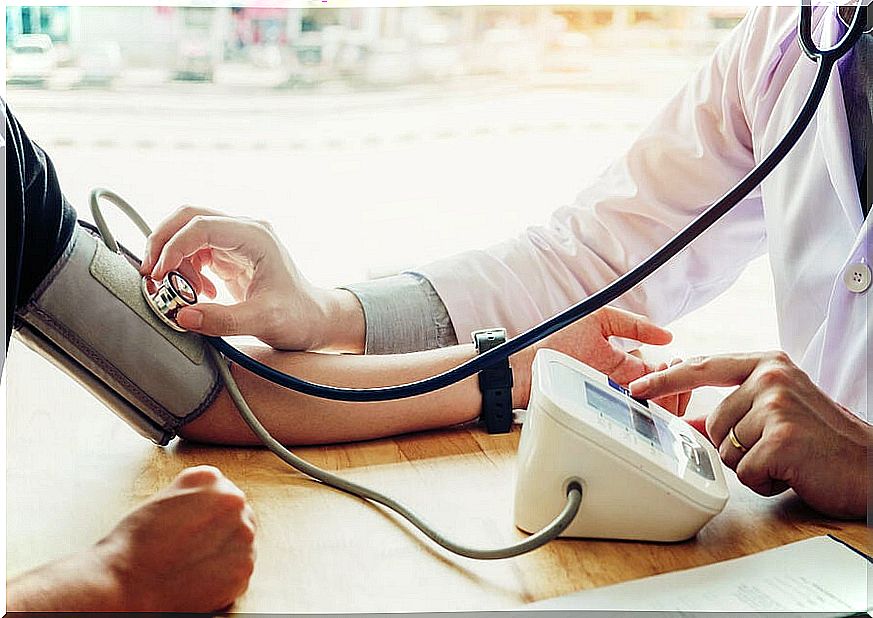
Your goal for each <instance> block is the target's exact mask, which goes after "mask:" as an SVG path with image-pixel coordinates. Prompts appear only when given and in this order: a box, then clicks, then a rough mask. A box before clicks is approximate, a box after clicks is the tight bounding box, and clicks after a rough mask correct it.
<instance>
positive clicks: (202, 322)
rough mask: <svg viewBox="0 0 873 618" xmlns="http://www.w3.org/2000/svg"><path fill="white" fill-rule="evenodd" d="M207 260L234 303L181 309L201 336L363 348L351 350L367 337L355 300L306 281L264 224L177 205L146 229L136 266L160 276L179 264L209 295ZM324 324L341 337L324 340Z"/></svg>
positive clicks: (288, 346)
mask: <svg viewBox="0 0 873 618" xmlns="http://www.w3.org/2000/svg"><path fill="white" fill-rule="evenodd" d="M207 267H209V268H210V269H211V270H212V272H214V273H215V274H216V275H217V276H218V277H220V278H221V279H222V280H223V281H224V283H225V284H226V285H227V287H228V289H229V290H230V292H231V294H232V295H233V297H234V299H235V300H236V301H237V303H236V304H234V305H222V304H217V303H207V302H200V303H198V304H197V306H196V307H190V308H185V309H182V310H181V311H180V312H179V313H178V316H177V318H176V319H177V321H178V323H179V325H180V326H182V327H184V328H187V329H188V330H191V331H194V332H198V333H201V334H204V335H215V336H228V335H252V336H254V337H257V338H258V339H260V340H261V341H263V342H264V343H266V344H267V345H270V346H272V347H274V348H277V349H285V350H316V349H319V350H337V351H361V350H359V349H355V348H358V347H362V346H363V340H364V335H363V330H364V318H363V310H362V309H361V307H360V305H359V303H358V301H357V299H356V298H355V297H354V295H353V294H352V293H351V292H347V291H345V290H325V289H321V288H317V287H315V286H313V285H312V284H311V283H310V282H309V281H307V280H306V278H305V277H304V276H303V275H302V274H301V273H300V271H299V270H298V269H297V267H296V266H295V265H294V262H293V260H292V259H291V256H290V255H289V254H288V251H287V250H286V249H285V247H284V246H283V245H282V243H281V242H280V241H279V239H278V238H277V237H276V235H275V233H274V232H273V229H272V227H271V226H270V224H269V223H267V222H264V221H256V220H254V219H246V218H241V217H230V216H226V215H223V214H221V213H219V212H217V211H214V210H209V209H206V208H196V207H193V206H185V207H182V208H180V209H178V210H176V211H175V212H174V213H173V214H172V215H170V216H169V217H168V218H167V219H165V220H164V221H163V222H161V224H160V225H158V227H157V228H156V229H155V230H154V232H153V233H152V234H151V236H149V239H148V241H147V244H146V255H145V258H144V259H143V264H142V268H141V269H140V272H141V273H142V274H143V275H146V276H148V275H150V276H151V277H152V278H154V279H161V278H162V277H164V275H166V274H167V273H168V272H169V271H171V270H178V271H179V272H180V273H181V274H182V275H183V276H184V277H185V278H186V279H187V280H188V281H190V282H191V284H192V285H193V286H194V288H195V290H196V291H197V293H198V294H204V295H206V296H207V297H211V298H214V297H215V294H216V289H215V285H214V284H213V282H212V281H210V280H209V279H208V278H207V277H206V275H205V274H204V272H203V271H204V269H205V268H207ZM340 315H342V316H343V317H342V318H340V317H338V316H340ZM346 322H347V323H346ZM328 324H329V325H330V327H331V328H330V331H331V333H333V334H334V335H335V334H336V333H340V334H341V337H339V338H338V339H336V338H335V339H336V340H332V341H326V340H324V338H323V335H324V334H325V330H326V329H325V325H328Z"/></svg>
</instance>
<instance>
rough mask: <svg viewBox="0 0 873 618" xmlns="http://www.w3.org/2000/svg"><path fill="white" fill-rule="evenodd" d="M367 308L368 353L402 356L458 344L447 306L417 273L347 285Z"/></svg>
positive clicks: (365, 348) (365, 316) (365, 310)
mask: <svg viewBox="0 0 873 618" xmlns="http://www.w3.org/2000/svg"><path fill="white" fill-rule="evenodd" d="M342 289H344V290H348V291H349V292H351V293H352V294H354V295H355V296H356V297H357V298H358V301H359V302H360V303H361V306H362V307H363V309H364V321H365V323H366V338H365V344H364V353H365V354H402V353H405V352H417V351H419V350H430V349H433V348H442V347H446V346H450V345H457V343H458V338H457V336H456V335H455V329H454V327H453V326H452V321H451V319H450V318H449V312H448V311H447V310H446V306H445V304H443V301H442V299H440V297H439V295H438V294H437V293H436V290H435V289H434V288H433V286H432V285H431V283H430V281H428V280H427V279H425V278H424V277H422V276H421V275H418V274H415V273H403V274H400V275H394V276H391V277H385V278H383V279H375V280H373V281H365V282H362V283H355V284H352V285H346V286H343V288H342Z"/></svg>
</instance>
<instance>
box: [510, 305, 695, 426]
mask: <svg viewBox="0 0 873 618" xmlns="http://www.w3.org/2000/svg"><path fill="white" fill-rule="evenodd" d="M613 336H614V337H622V338H625V339H632V340H635V341H639V342H640V343H647V344H651V345H665V344H667V343H670V341H672V340H673V335H672V334H671V333H670V331H668V330H665V329H663V328H661V327H660V326H657V325H656V324H653V323H652V322H650V321H649V320H648V318H646V317H644V316H641V315H637V314H635V313H631V312H629V311H624V310H623V309H616V308H614V307H603V308H602V309H599V310H597V311H595V312H594V313H592V314H591V315H589V316H587V317H585V318H582V319H581V320H579V321H578V322H576V323H575V324H571V325H570V326H568V327H567V328H565V329H563V330H561V331H558V332H557V333H555V334H554V335H551V336H549V337H546V339H544V340H543V341H541V342H540V343H538V344H536V345H534V346H532V347H530V348H527V349H526V350H522V351H521V352H519V353H518V354H516V355H515V356H513V359H512V360H513V363H515V365H514V366H518V365H521V366H522V371H517V372H515V375H516V379H517V382H519V383H518V384H517V385H516V386H517V387H518V390H519V391H520V396H521V400H523V401H524V402H526V401H527V399H528V396H529V393H530V366H531V364H532V362H533V358H534V355H535V354H536V351H537V350H538V349H539V348H550V349H552V350H557V351H558V352H563V353H564V354H567V355H568V356H572V357H574V358H578V359H579V360H581V361H582V362H583V363H585V364H586V365H590V366H591V367H593V368H594V369H597V370H598V371H601V372H603V373H605V374H606V375H608V376H609V377H611V378H612V379H613V380H615V381H616V382H618V383H619V384H623V385H627V384H629V383H630V382H632V381H633V380H636V379H637V378H639V377H641V376H643V375H646V374H648V373H651V372H653V371H658V370H661V369H666V368H667V365H666V364H662V365H658V366H655V365H650V364H648V363H646V362H645V361H644V360H642V359H641V358H640V356H639V355H638V354H636V353H632V352H626V351H625V350H623V349H622V348H621V347H619V346H618V345H616V344H614V343H611V342H610V341H609V338H610V337H613ZM513 390H515V389H513ZM656 403H658V404H659V405H661V406H663V407H665V408H667V409H669V410H671V411H673V412H675V413H677V414H682V413H684V411H685V407H686V406H687V405H688V396H687V394H683V395H671V396H670V397H665V398H663V399H660V400H656Z"/></svg>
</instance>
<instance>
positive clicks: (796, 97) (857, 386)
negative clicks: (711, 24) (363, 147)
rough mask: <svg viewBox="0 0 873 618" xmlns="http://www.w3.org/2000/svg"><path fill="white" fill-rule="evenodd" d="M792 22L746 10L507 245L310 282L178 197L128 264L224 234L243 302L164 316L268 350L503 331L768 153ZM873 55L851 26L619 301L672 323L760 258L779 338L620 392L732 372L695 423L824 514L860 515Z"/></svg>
mask: <svg viewBox="0 0 873 618" xmlns="http://www.w3.org/2000/svg"><path fill="white" fill-rule="evenodd" d="M852 11H853V9H848V10H847V9H845V8H840V9H837V8H836V7H820V8H818V9H817V10H816V12H815V15H814V33H815V36H816V37H817V40H819V41H825V42H827V41H835V40H837V38H838V37H839V36H840V35H841V34H842V32H843V31H844V29H845V23H846V21H848V20H851V16H852ZM796 22H797V8H793V7H760V8H756V9H753V10H752V11H751V12H750V13H749V15H747V16H746V18H745V19H744V20H743V22H742V23H741V24H740V25H739V26H738V27H737V28H736V30H735V31H734V32H733V33H732V34H731V35H730V37H729V38H728V39H727V40H726V41H725V42H724V43H723V44H722V45H721V46H720V47H719V48H718V49H717V50H716V52H715V54H714V55H713V57H712V59H711V60H710V62H709V63H708V65H706V66H704V67H703V68H702V69H701V70H700V71H699V72H698V73H697V74H696V75H695V76H694V77H692V79H691V80H690V81H689V82H688V84H687V85H686V86H685V87H684V88H683V89H682V90H681V91H680V92H679V93H678V94H677V95H676V97H675V98H674V99H673V100H672V101H671V102H670V103H669V104H668V105H667V107H666V108H665V109H664V110H662V111H661V113H660V114H658V116H657V117H656V118H655V120H654V121H653V123H652V124H651V126H650V127H649V128H648V129H647V130H646V131H644V132H643V134H642V135H641V136H640V137H639V138H638V139H637V140H636V142H635V143H634V144H633V145H632V146H631V147H630V149H629V150H628V152H627V153H626V154H625V155H624V156H622V157H621V158H620V159H619V160H617V161H616V162H614V163H613V164H612V165H611V166H609V167H608V168H607V169H606V170H605V171H604V172H603V173H602V174H601V175H600V176H599V177H598V178H597V179H596V180H595V181H594V183H593V184H591V185H590V186H588V187H587V188H585V189H584V190H583V191H582V192H581V193H580V194H579V196H578V197H577V199H576V201H575V202H574V203H573V204H572V205H569V206H566V207H563V208H560V209H559V210H557V211H556V212H555V213H554V214H553V216H552V218H551V220H550V222H549V224H548V225H546V226H539V227H532V228H529V229H528V230H527V231H526V232H524V233H523V234H522V235H520V236H519V237H517V238H514V239H511V240H508V241H506V242H504V243H501V244H498V245H496V246H493V247H489V248H487V249H484V250H481V251H473V252H468V253H463V254H460V255H457V256H454V257H450V258H448V259H444V260H441V261H438V262H435V263H432V264H428V265H426V266H424V267H422V268H420V269H418V270H417V271H415V272H411V273H404V274H402V275H399V276H396V277H390V278H387V279H383V280H379V281H374V282H367V283H361V284H357V285H352V286H347V288H345V289H339V290H325V289H318V288H316V287H314V286H312V285H311V284H310V283H308V282H307V281H306V280H305V278H304V277H303V276H302V275H301V274H300V273H299V272H298V271H297V269H296V268H295V267H294V265H293V264H291V263H290V261H288V263H285V264H283V265H282V266H281V267H277V265H276V264H273V265H271V266H269V267H268V266H267V265H266V264H264V263H263V262H259V261H257V260H255V259H253V256H256V255H263V248H262V247H258V246H257V242H256V241H254V240H253V237H252V236H247V234H249V232H250V226H245V225H239V226H238V228H237V231H236V232H234V233H232V234H231V236H232V237H233V242H231V243H230V244H228V237H227V233H228V229H229V228H228V226H229V225H230V222H229V220H228V218H226V217H222V216H219V215H216V214H215V213H211V212H209V211H198V210H197V209H191V208H188V209H184V210H181V211H179V212H177V213H176V214H175V215H174V216H172V217H170V218H169V219H168V220H167V221H165V223H164V224H163V225H162V226H161V227H159V228H158V229H157V230H156V231H155V234H154V235H153V236H152V238H151V239H150V241H149V248H148V254H147V258H146V263H145V267H144V269H143V272H144V273H146V272H149V271H151V272H152V275H153V276H155V277H160V276H162V275H163V274H164V273H166V272H167V271H168V270H171V269H174V268H176V267H180V266H181V267H182V268H183V269H184V270H187V271H188V272H189V273H195V271H199V268H200V267H201V266H202V265H203V264H204V263H206V261H207V260H206V258H205V257H204V256H208V255H210V251H211V248H213V247H219V246H220V247H221V248H222V249H223V255H225V256H235V259H239V260H241V261H242V262H245V263H248V264H249V265H251V266H252V268H250V269H249V274H248V275H247V278H246V279H245V281H244V283H245V285H244V286H243V289H242V290H240V291H241V296H239V297H240V298H242V299H244V300H243V302H241V303H239V304H237V305H234V306H232V307H221V306H219V305H210V304H204V305H202V306H199V307H198V308H194V309H187V310H184V311H183V312H181V313H180V314H179V317H178V319H179V322H180V323H181V324H183V325H184V326H186V327H188V328H190V329H192V330H199V331H200V332H203V333H207V334H215V335H227V334H236V333H246V334H252V335H255V336H258V337H260V338H261V339H262V340H263V341H265V342H267V343H269V344H271V345H273V346H274V347H279V348H285V349H322V350H328V349H329V350H342V351H346V352H358V353H360V352H367V353H386V352H403V351H411V350H417V349H423V348H430V347H439V346H445V345H452V344H454V343H457V342H458V341H459V340H460V341H463V340H465V339H466V336H467V333H469V332H471V331H473V330H475V329H478V328H483V327H491V326H503V327H505V328H507V329H508V331H509V334H510V335H515V334H517V333H519V332H521V331H523V330H525V329H527V328H529V327H530V326H532V325H534V324H536V323H538V322H540V321H541V320H543V319H545V318H547V317H549V316H551V315H553V314H555V313H557V312H559V311H560V310H562V309H564V308H566V307H568V306H569V305H571V304H572V303H574V302H576V301H578V300H579V299H581V298H584V297H586V296H587V295H589V294H591V293H592V292H594V291H596V290H598V289H599V288H601V287H603V286H605V285H606V284H608V283H609V282H611V281H612V280H613V279H615V278H616V277H618V276H619V275H621V274H622V273H624V272H626V271H628V270H629V269H630V268H632V267H633V266H634V265H636V264H637V263H639V262H640V261H641V260H642V259H643V258H645V257H646V256H647V255H649V254H650V253H651V252H652V251H654V250H655V249H656V248H658V247H659V246H660V245H662V244H663V243H664V242H665V241H666V240H667V239H669V238H670V237H671V236H673V235H674V234H675V233H676V232H677V231H678V230H680V229H681V228H682V227H683V226H685V225H686V224H687V223H688V222H689V221H691V220H692V219H693V218H694V217H695V216H697V215H698V214H699V213H700V212H701V211H702V210H703V208H704V207H705V206H706V205H708V204H710V203H711V202H713V201H714V200H715V199H717V198H718V197H719V196H721V195H722V194H723V193H724V192H725V191H726V190H727V189H729V188H730V187H732V186H733V185H734V184H735V183H736V182H737V181H738V180H739V179H740V178H741V177H742V176H743V175H745V174H746V173H747V172H748V171H749V170H750V169H751V168H752V167H753V166H754V164H755V162H756V161H757V160H760V159H761V158H762V157H763V156H764V155H766V154H767V153H768V152H769V151H770V149H771V148H772V147H773V146H774V144H775V143H776V142H777V140H778V139H779V138H780V137H781V136H782V135H783V134H784V133H785V131H786V129H787V128H788V126H789V124H790V123H791V121H792V120H793V119H794V118H795V115H796V113H797V111H798V109H799V108H800V106H801V104H802V102H803V99H804V97H805V95H806V93H807V92H808V90H809V86H810V84H811V83H812V81H813V78H814V72H815V66H814V64H813V63H812V62H811V61H809V60H808V59H807V58H806V57H805V56H804V55H803V54H802V52H801V50H800V48H799V46H798V44H797V41H796ZM871 49H873V42H871V35H870V34H869V33H867V34H865V35H864V36H863V37H862V40H861V41H859V42H858V44H857V45H856V46H855V49H854V50H853V51H852V52H851V54H850V55H849V56H848V57H847V58H845V59H844V60H843V61H841V63H840V64H839V66H838V68H836V69H835V70H834V73H835V74H834V75H833V76H832V77H831V81H830V83H829V86H828V90H827V92H826V93H825V96H824V100H823V102H822V105H821V108H820V109H819V111H818V113H817V115H816V117H815V119H814V120H813V122H812V124H811V125H810V127H809V128H808V129H807V130H806V132H805V133H804V135H803V136H802V138H801V139H800V142H799V143H798V145H797V146H796V147H795V149H794V150H793V151H792V153H791V154H789V155H788V157H787V158H786V160H785V161H784V162H783V163H782V165H781V167H779V168H778V169H777V170H776V171H775V172H774V173H773V174H772V175H771V176H770V177H769V178H768V179H767V180H766V181H765V182H764V183H763V184H762V185H761V186H760V188H759V189H758V190H756V191H755V192H754V193H753V194H751V195H750V196H749V197H748V198H746V200H745V201H744V202H741V203H740V204H739V205H737V207H736V208H735V209H734V210H733V211H732V212H730V213H729V214H728V215H727V216H726V217H725V218H724V219H723V220H722V221H720V222H719V223H718V224H716V225H715V226H714V227H713V228H712V229H710V230H709V231H708V232H707V233H705V234H704V235H703V236H702V237H701V238H699V239H698V240H697V241H696V242H695V243H694V244H693V245H691V246H690V247H689V248H688V249H686V250H685V251H684V252H683V253H681V254H680V255H679V256H677V257H676V258H675V259H674V260H673V261H672V262H671V263H670V264H669V265H668V266H666V267H664V268H663V269H661V270H660V271H658V272H657V273H655V275H653V276H652V277H650V278H649V279H648V280H647V281H646V282H644V283H643V284H642V285H640V286H638V287H637V288H635V289H634V290H632V291H631V292H630V293H628V294H626V295H625V296H624V297H623V298H622V299H621V302H620V303H619V304H620V305H621V306H622V307H624V308H625V309H629V310H631V311H635V312H638V313H642V314H645V315H647V316H649V317H650V318H652V319H653V320H654V321H656V322H658V323H662V324H663V323H668V322H670V321H671V320H674V319H676V318H677V317H679V316H681V315H682V314H684V313H687V312H688V311H691V310H693V309H695V308H696V307H699V306H701V305H703V304H705V303H706V302H708V301H709V300H711V299H713V298H715V297H716V296H717V295H719V294H720V293H721V292H723V291H724V290H725V289H727V288H728V287H729V286H730V285H731V284H732V283H733V282H734V281H735V280H736V279H737V277H738V276H739V275H740V273H741V272H742V270H743V269H744V267H745V266H746V264H747V263H748V262H749V261H750V260H752V259H753V258H755V257H757V256H759V255H761V254H763V253H765V252H769V255H770V262H771V265H772V269H773V278H774V282H775V289H776V305H777V311H778V319H779V330H780V338H781V344H782V348H783V351H779V352H772V353H771V352H768V353H763V354H751V355H732V356H731V355H729V356H720V357H711V358H705V359H696V360H692V361H687V362H683V363H680V364H678V365H675V366H673V367H671V368H670V369H666V370H664V371H660V372H656V373H654V374H650V375H649V376H647V377H644V378H642V379H640V380H638V381H636V382H634V383H633V384H632V389H633V392H634V393H635V394H637V395H639V396H644V397H655V396H661V395H665V394H670V393H674V394H675V393H684V392H686V391H689V390H691V389H694V388H697V387H699V386H703V385H734V386H737V387H738V388H737V389H736V391H735V392H734V393H733V394H732V395H730V396H729V397H728V398H727V399H725V401H724V402H723V403H722V404H721V405H720V406H719V407H718V408H717V409H716V410H714V411H713V412H712V413H711V414H710V415H709V417H708V419H707V421H706V429H707V431H708V433H709V436H710V438H711V439H712V441H713V442H714V444H715V445H716V446H717V447H718V448H719V451H720V453H721V457H722V459H723V460H724V462H725V463H726V464H727V465H728V466H730V467H731V468H733V469H735V470H736V471H737V474H738V476H739V478H740V480H741V481H742V482H744V483H745V484H747V485H748V486H749V487H751V488H752V489H754V490H755V491H757V492H759V493H762V494H765V495H772V494H777V493H779V492H781V491H784V490H785V489H786V488H787V487H791V488H793V489H794V490H795V491H796V492H797V494H799V495H800V497H801V498H803V499H804V500H806V501H807V502H808V503H809V504H810V505H811V506H813V507H814V508H816V509H819V510H820V511H822V512H823V513H826V514H829V515H833V516H839V517H863V516H864V514H865V513H866V511H867V501H868V497H869V489H868V484H869V483H868V478H867V476H868V472H867V470H868V459H867V455H868V450H869V449H870V446H871V444H873V429H871V426H870V425H869V424H868V422H867V411H868V405H869V404H868V393H869V388H870V384H871V381H870V367H869V365H868V358H869V356H870V349H869V343H868V341H869V340H868V331H867V324H868V321H869V319H870V304H869V301H868V299H869V297H870V294H871V292H870V289H869V288H870V285H871V270H870V259H871V256H870V220H869V217H867V213H868V212H869V208H870V190H869V184H870V183H869V178H868V175H867V173H866V170H867V167H868V162H867V154H868V152H869V144H870V137H871V124H873V121H871V107H873V84H871V73H873V65H871ZM234 234H236V236H233V235H234ZM220 236H221V237H222V238H221V240H219V237H220ZM259 238H263V235H261V236H259ZM193 276H195V277H196V278H197V279H198V282H199V284H200V285H201V286H203V287H204V288H206V289H208V288H210V287H211V285H212V284H211V283H210V282H208V281H206V280H205V279H203V280H200V278H199V276H197V275H196V274H193ZM231 283H232V284H234V283H235V284H236V285H239V280H235V281H232V282H231ZM251 292H257V293H251ZM268 309H269V310H268ZM265 317H266V318H268V319H265Z"/></svg>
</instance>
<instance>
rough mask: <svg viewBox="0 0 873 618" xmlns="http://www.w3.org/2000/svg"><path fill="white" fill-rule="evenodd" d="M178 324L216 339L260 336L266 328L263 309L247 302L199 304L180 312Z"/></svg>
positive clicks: (177, 318) (177, 316)
mask: <svg viewBox="0 0 873 618" xmlns="http://www.w3.org/2000/svg"><path fill="white" fill-rule="evenodd" d="M176 322H178V323H179V326H181V327H182V328H187V329H188V330H192V331H195V332H198V333H201V334H203V335H211V336H214V337H229V336H232V335H254V336H258V335H259V334H261V329H262V328H263V327H264V320H263V308H262V307H259V306H258V305H257V303H245V302H243V303H239V304H237V305H220V304H217V303H198V304H197V305H196V306H194V307H186V308H184V309H182V310H180V311H179V313H178V314H177V315H176Z"/></svg>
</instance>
